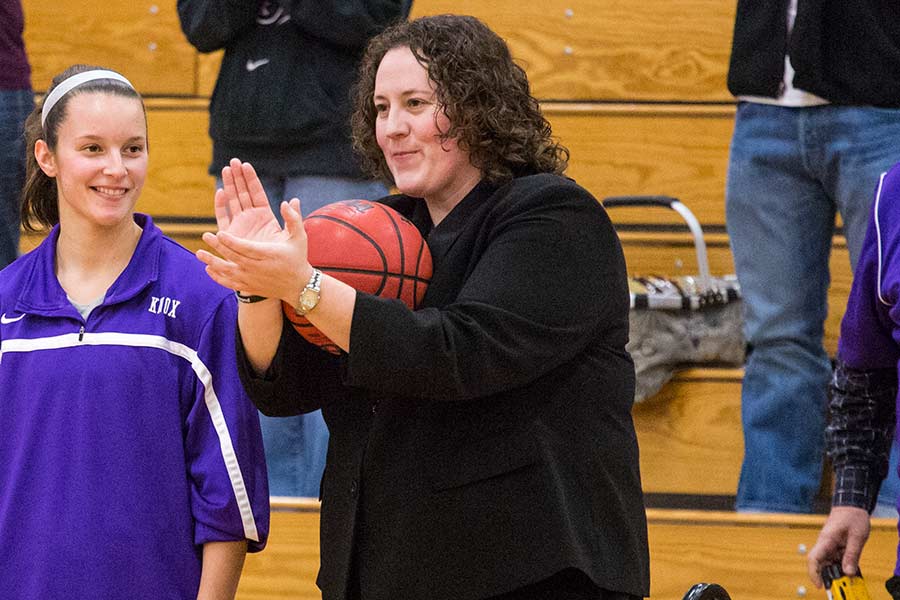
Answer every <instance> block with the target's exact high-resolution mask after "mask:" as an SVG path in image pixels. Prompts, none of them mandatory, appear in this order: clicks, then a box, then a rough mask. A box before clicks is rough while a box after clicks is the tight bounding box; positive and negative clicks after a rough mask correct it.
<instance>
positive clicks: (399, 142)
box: [373, 47, 482, 211]
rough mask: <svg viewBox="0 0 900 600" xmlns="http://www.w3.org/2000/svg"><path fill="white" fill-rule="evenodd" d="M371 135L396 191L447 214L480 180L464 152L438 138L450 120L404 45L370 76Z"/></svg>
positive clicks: (449, 140)
mask: <svg viewBox="0 0 900 600" xmlns="http://www.w3.org/2000/svg"><path fill="white" fill-rule="evenodd" d="M373 102H374V104H375V108H376V113H377V117H376V120H375V137H376V140H377V141H378V146H379V147H380V148H381V151H382V152H383V153H384V158H385V161H386V162H387V165H388V168H389V169H390V171H391V174H392V175H393V176H394V182H395V184H396V186H397V189H398V190H400V191H401V192H402V193H404V194H407V195H409V196H414V197H416V198H424V199H425V200H426V202H428V203H429V205H440V206H443V207H444V208H445V210H447V211H449V209H450V208H452V207H453V206H455V205H456V203H458V202H459V201H460V200H462V198H463V197H465V195H466V194H467V193H468V192H469V191H470V190H471V189H472V188H473V187H475V185H476V184H477V183H478V182H479V181H480V180H481V177H482V173H481V170H480V169H478V168H477V167H475V166H474V165H472V162H471V160H470V159H469V153H468V152H466V151H464V150H462V149H460V148H459V146H458V144H457V143H456V140H454V139H447V140H442V139H441V135H442V134H443V133H445V132H446V131H448V130H449V129H450V121H449V119H448V118H447V115H446V114H445V112H444V109H443V107H442V106H441V105H440V104H439V103H438V99H437V94H436V93H435V89H434V83H433V82H432V81H431V80H430V79H429V78H428V71H427V70H426V69H425V67H423V66H422V65H421V64H419V61H417V60H416V58H415V56H414V55H413V53H412V51H411V50H410V49H409V48H407V47H400V48H394V49H392V50H390V51H388V52H387V53H386V54H385V55H384V58H383V59H382V60H381V64H380V65H379V67H378V72H377V74H376V76H375V92H374V95H373Z"/></svg>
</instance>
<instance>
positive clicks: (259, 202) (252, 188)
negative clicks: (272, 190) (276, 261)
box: [241, 162, 269, 208]
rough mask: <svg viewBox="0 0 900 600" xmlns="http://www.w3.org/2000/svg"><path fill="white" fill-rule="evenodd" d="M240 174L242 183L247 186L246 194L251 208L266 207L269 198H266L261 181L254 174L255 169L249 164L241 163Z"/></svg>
mask: <svg viewBox="0 0 900 600" xmlns="http://www.w3.org/2000/svg"><path fill="white" fill-rule="evenodd" d="M241 172H242V173H243V175H244V181H245V182H246V184H247V192H248V194H249V196H250V204H251V206H255V207H257V208H260V207H268V206H269V198H268V196H266V190H265V189H264V188H263V184H262V181H260V179H259V176H258V175H257V174H256V169H254V168H253V165H251V164H250V163H247V162H245V163H241Z"/></svg>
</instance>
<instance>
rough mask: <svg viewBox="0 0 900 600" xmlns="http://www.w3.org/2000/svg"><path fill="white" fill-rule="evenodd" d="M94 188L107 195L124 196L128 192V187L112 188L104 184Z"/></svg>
mask: <svg viewBox="0 0 900 600" xmlns="http://www.w3.org/2000/svg"><path fill="white" fill-rule="evenodd" d="M91 189H93V190H94V191H96V192H100V193H101V194H104V195H106V196H124V195H125V194H126V193H128V188H110V187H102V186H93V187H92V188H91Z"/></svg>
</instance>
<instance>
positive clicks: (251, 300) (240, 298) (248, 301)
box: [234, 290, 268, 304]
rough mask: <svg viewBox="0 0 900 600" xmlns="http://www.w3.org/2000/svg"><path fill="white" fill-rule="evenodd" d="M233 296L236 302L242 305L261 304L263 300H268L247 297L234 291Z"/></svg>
mask: <svg viewBox="0 0 900 600" xmlns="http://www.w3.org/2000/svg"><path fill="white" fill-rule="evenodd" d="M234 295H235V297H236V298H237V299H238V302H240V303H242V304H255V303H256V302H262V301H263V300H268V298H266V297H265V296H252V295H251V296H247V295H244V294H242V293H240V292H239V291H237V290H234Z"/></svg>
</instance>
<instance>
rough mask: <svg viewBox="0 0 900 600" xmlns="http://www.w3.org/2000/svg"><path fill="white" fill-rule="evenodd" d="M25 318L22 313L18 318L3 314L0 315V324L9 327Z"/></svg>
mask: <svg viewBox="0 0 900 600" xmlns="http://www.w3.org/2000/svg"><path fill="white" fill-rule="evenodd" d="M24 318H25V314H24V313H22V314H21V315H19V316H18V317H7V316H6V313H3V314H2V315H0V323H3V324H4V325H9V324H10V323H15V322H16V321H21V320H22V319H24Z"/></svg>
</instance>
